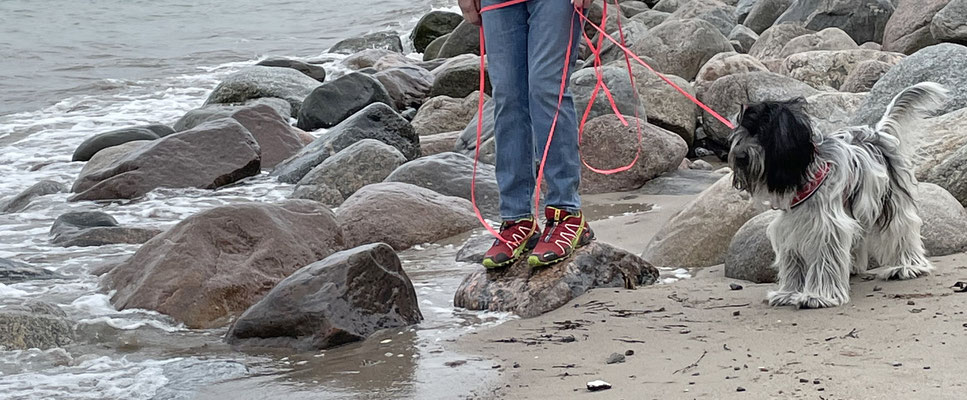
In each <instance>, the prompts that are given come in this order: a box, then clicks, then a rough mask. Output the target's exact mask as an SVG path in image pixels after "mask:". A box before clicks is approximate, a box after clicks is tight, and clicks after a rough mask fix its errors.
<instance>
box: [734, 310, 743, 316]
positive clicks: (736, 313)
mask: <svg viewBox="0 0 967 400" xmlns="http://www.w3.org/2000/svg"><path fill="white" fill-rule="evenodd" d="M739 315H742V313H741V312H739V311H732V316H733V317H738V316H739Z"/></svg>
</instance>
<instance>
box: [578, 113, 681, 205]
mask: <svg viewBox="0 0 967 400" xmlns="http://www.w3.org/2000/svg"><path fill="white" fill-rule="evenodd" d="M627 121H628V126H627V127H626V126H623V125H622V123H621V121H620V120H619V119H618V117H617V116H615V115H604V116H601V117H598V118H595V119H593V120H591V121H589V122H588V123H587V125H585V127H584V141H583V143H581V154H582V156H583V157H584V160H585V161H586V162H587V163H588V164H590V165H591V166H592V167H594V168H597V169H612V168H618V167H621V166H624V165H627V164H629V163H631V162H632V161H633V160H634V159H635V155H636V153H637V152H638V149H639V147H638V138H637V127H636V122H635V119H634V118H632V117H627ZM638 123H640V125H641V134H642V141H641V147H640V149H641V152H640V154H639V159H638V161H637V162H636V163H635V165H634V166H632V167H631V169H629V170H627V171H623V172H618V173H615V174H612V175H601V174H599V173H596V172H594V171H592V170H591V169H589V168H588V167H587V166H585V165H582V167H581V192H582V193H608V192H619V191H628V190H634V189H637V188H640V187H641V186H642V185H644V184H645V182H648V181H649V180H651V179H653V178H655V177H657V176H659V175H661V174H663V173H666V172H669V171H674V170H675V169H677V168H678V166H679V165H681V163H682V160H683V159H685V155H686V154H687V153H688V145H687V144H686V143H685V140H684V139H682V138H681V137H680V136H678V135H677V134H675V133H672V132H669V131H667V130H664V129H662V128H659V127H657V126H654V125H651V124H649V123H647V122H645V121H644V120H639V121H638Z"/></svg>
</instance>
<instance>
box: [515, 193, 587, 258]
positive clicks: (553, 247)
mask: <svg viewBox="0 0 967 400" xmlns="http://www.w3.org/2000/svg"><path fill="white" fill-rule="evenodd" d="M544 214H545V215H546V216H547V225H545V228H544V229H545V230H546V232H545V233H544V237H543V238H541V240H540V242H538V243H537V246H536V247H534V252H533V254H531V256H530V257H529V258H528V259H527V262H528V263H529V264H530V265H531V266H532V267H543V266H546V265H551V264H554V263H556V262H559V261H561V260H564V259H565V258H567V256H569V255H571V253H573V252H574V249H577V248H579V247H583V246H586V245H587V244H589V243H591V240H593V239H594V232H592V231H591V227H590V226H588V222H587V221H585V220H584V214H583V213H581V212H578V213H575V214H571V213H568V212H567V211H564V210H561V209H559V208H554V207H547V208H545V209H544Z"/></svg>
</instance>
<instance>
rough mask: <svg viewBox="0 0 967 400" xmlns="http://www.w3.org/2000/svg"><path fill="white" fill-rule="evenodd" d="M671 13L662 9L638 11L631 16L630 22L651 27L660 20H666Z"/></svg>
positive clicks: (646, 27)
mask: <svg viewBox="0 0 967 400" xmlns="http://www.w3.org/2000/svg"><path fill="white" fill-rule="evenodd" d="M671 15H672V14H671V13H667V12H663V11H658V10H648V11H645V12H642V13H639V14H637V15H635V16H634V17H631V21H630V22H632V23H634V22H638V23H640V24H641V25H642V26H644V27H645V29H651V28H654V27H656V26H658V25H661V24H662V22H665V21H666V20H668V17H670V16H671Z"/></svg>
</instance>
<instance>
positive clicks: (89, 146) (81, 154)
mask: <svg viewBox="0 0 967 400" xmlns="http://www.w3.org/2000/svg"><path fill="white" fill-rule="evenodd" d="M174 132H175V131H174V130H172V129H171V128H169V127H168V126H167V125H144V126H133V127H130V128H122V129H117V130H113V131H110V132H104V133H99V134H97V135H94V136H91V137H89V138H87V139H86V140H84V141H83V142H81V144H80V145H79V146H77V149H75V150H74V155H73V156H71V161H88V160H90V159H91V157H94V154H95V153H97V152H99V151H101V150H104V149H106V148H108V147H111V146H117V145H119V144H122V143H127V142H133V141H135V140H155V139H158V138H162V137H165V136H168V135H170V134H172V133H174Z"/></svg>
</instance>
